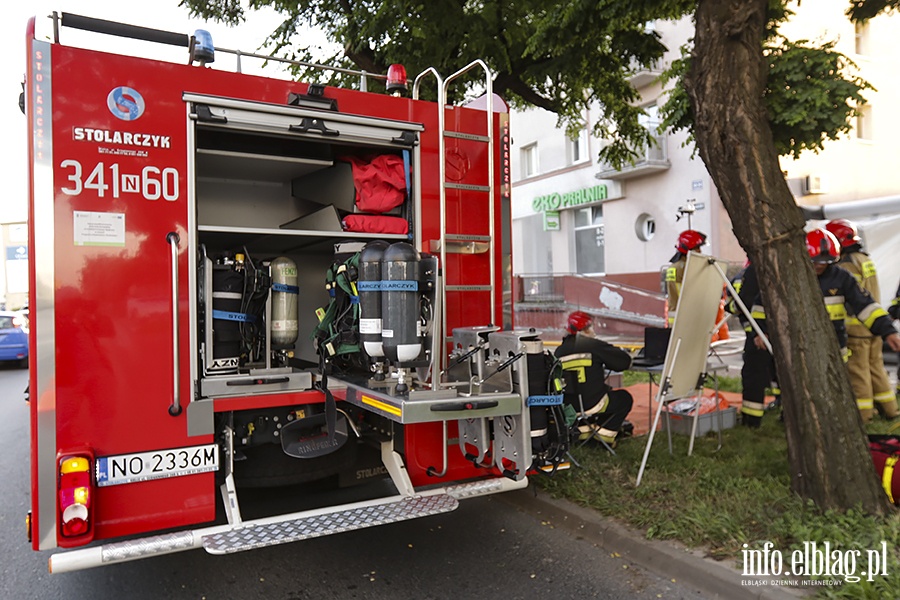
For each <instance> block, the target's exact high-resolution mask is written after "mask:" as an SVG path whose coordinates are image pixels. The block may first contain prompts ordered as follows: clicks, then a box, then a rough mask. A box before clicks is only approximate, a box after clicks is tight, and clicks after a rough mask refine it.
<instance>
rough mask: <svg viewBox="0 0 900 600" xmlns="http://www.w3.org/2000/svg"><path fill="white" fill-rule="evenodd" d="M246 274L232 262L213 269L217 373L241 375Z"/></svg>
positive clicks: (209, 367) (214, 362)
mask: <svg viewBox="0 0 900 600" xmlns="http://www.w3.org/2000/svg"><path fill="white" fill-rule="evenodd" d="M243 288H244V274H243V273H242V272H240V271H238V270H237V264H236V263H235V262H233V261H232V260H230V259H229V260H225V259H220V261H219V262H217V263H216V264H215V265H214V266H212V319H213V321H212V323H211V324H208V325H207V326H208V327H210V326H211V327H212V364H210V365H207V370H208V371H209V372H210V373H215V374H227V373H237V372H238V365H239V362H240V356H241V331H240V328H241V324H240V316H241V300H242V298H243Z"/></svg>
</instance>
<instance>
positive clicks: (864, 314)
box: [856, 302, 888, 329]
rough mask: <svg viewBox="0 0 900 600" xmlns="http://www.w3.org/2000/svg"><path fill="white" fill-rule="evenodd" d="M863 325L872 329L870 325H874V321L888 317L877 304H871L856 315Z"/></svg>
mask: <svg viewBox="0 0 900 600" xmlns="http://www.w3.org/2000/svg"><path fill="white" fill-rule="evenodd" d="M856 316H857V317H858V318H859V320H860V321H861V322H862V324H863V325H865V326H866V327H868V328H869V329H872V325H873V324H874V323H875V319H877V318H878V317H886V316H888V314H887V311H886V310H884V309H883V308H881V306H879V305H878V304H877V303H875V302H873V303H872V304H870V305H868V306H867V307H865V308H864V309H862V310H861V311H859V314H858V315H856Z"/></svg>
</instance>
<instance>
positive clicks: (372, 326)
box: [359, 319, 381, 333]
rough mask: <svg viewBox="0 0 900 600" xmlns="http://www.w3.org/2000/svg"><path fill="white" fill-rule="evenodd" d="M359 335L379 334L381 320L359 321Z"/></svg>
mask: <svg viewBox="0 0 900 600" xmlns="http://www.w3.org/2000/svg"><path fill="white" fill-rule="evenodd" d="M359 332H360V333H381V319H360V320H359Z"/></svg>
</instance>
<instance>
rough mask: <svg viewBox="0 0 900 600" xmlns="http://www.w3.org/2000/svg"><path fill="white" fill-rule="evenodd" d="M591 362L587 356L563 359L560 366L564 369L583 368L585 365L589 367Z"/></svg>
mask: <svg viewBox="0 0 900 600" xmlns="http://www.w3.org/2000/svg"><path fill="white" fill-rule="evenodd" d="M591 364H593V361H592V360H591V359H589V358H576V359H574V360H564V361H563V364H562V368H563V369H565V370H566V371H568V370H573V371H574V370H575V369H583V368H585V367H589V366H591Z"/></svg>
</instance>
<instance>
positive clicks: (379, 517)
mask: <svg viewBox="0 0 900 600" xmlns="http://www.w3.org/2000/svg"><path fill="white" fill-rule="evenodd" d="M527 485H528V480H527V478H526V479H522V480H521V481H513V480H511V479H507V478H505V477H498V478H494V479H485V480H480V481H475V482H470V483H463V484H458V485H451V486H445V487H441V488H436V489H431V490H428V491H425V492H422V493H418V494H414V495H412V496H403V495H399V496H390V497H387V498H379V499H376V500H369V501H365V502H358V503H354V504H345V505H341V506H331V507H327V508H321V509H316V510H310V511H303V512H297V513H290V514H286V515H279V516H277V517H269V518H265V519H257V520H253V521H243V522H241V523H238V524H235V525H216V526H213V527H206V528H202V529H194V530H189V531H179V532H175V533H168V534H163V535H157V536H150V537H146V538H140V539H134V540H127V541H123V542H114V543H111V544H104V545H102V546H94V547H91V548H82V549H79V550H71V551H68V552H62V553H59V554H54V555H53V556H51V557H50V559H49V569H50V572H51V573H65V572H69V571H78V570H81V569H89V568H93V567H99V566H103V565H110V564H115V563H120V562H127V561H131V560H138V559H140V558H148V557H151V556H159V555H162V554H173V553H175V552H182V551H185V550H192V549H195V548H204V549H206V551H207V552H209V553H210V554H230V553H234V552H241V551H244V550H251V549H254V548H261V547H264V546H273V545H277V544H284V543H287V542H294V541H299V540H304V539H310V538H314V537H322V536H326V535H331V534H334V533H342V532H345V531H353V530H355V529H363V528H366V527H373V526H375V525H383V524H387V523H395V522H399V521H405V520H410V519H415V518H418V517H426V516H430V515H436V514H441V513H445V512H450V511H452V510H454V509H456V507H457V506H458V505H459V500H464V499H467V498H475V497H477V496H486V495H489V494H496V493H500V492H508V491H512V490H516V489H520V488H524V487H526V486H527Z"/></svg>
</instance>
